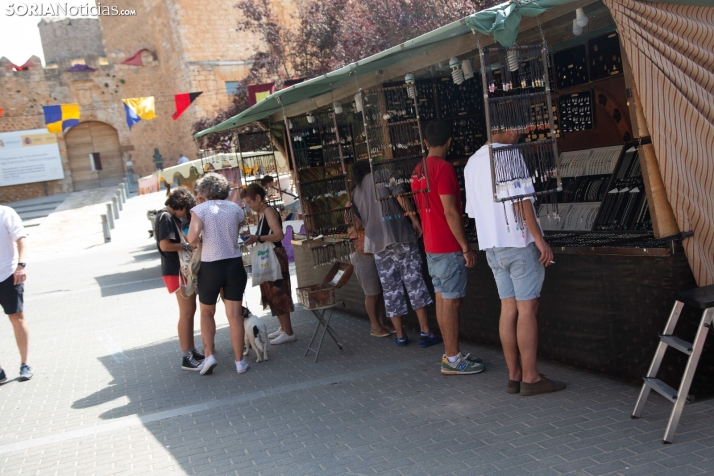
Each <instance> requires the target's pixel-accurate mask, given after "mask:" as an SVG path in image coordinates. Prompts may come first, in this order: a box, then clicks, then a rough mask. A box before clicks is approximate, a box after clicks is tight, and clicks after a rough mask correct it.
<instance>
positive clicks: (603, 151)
mask: <svg viewBox="0 0 714 476" xmlns="http://www.w3.org/2000/svg"><path fill="white" fill-rule="evenodd" d="M621 153H622V146H621V145H615V146H610V147H599V148H597V149H586V150H575V151H571V152H563V153H562V154H560V161H559V163H560V175H561V177H563V178H566V177H579V176H582V175H610V174H612V173H613V171H614V170H615V166H616V165H617V161H618V160H619V159H620V154H621Z"/></svg>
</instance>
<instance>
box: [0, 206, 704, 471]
mask: <svg viewBox="0 0 714 476" xmlns="http://www.w3.org/2000/svg"><path fill="white" fill-rule="evenodd" d="M163 200H164V199H163V194H162V193H159V194H154V195H149V196H142V197H135V198H132V199H130V200H129V201H128V202H127V204H126V206H125V209H124V212H123V213H122V217H121V218H120V219H119V221H118V222H117V228H116V229H115V230H113V235H112V242H111V243H109V244H106V245H105V244H102V243H93V242H92V240H90V239H79V238H78V239H76V240H74V241H73V240H70V241H68V240H65V239H64V238H63V236H62V233H61V231H59V232H57V229H56V228H55V229H54V230H55V231H54V232H52V233H47V234H46V235H42V234H40V233H35V237H34V240H35V246H36V247H37V248H38V249H40V250H42V253H40V254H36V255H31V257H30V258H29V259H28V262H29V265H28V274H29V279H28V283H27V295H26V312H27V316H28V321H29V325H30V332H31V363H32V365H34V367H35V372H36V373H35V378H34V379H33V380H31V381H29V382H18V381H16V380H12V379H14V378H15V377H16V376H17V369H18V367H19V359H18V355H17V351H16V349H15V344H14V339H13V337H12V331H11V327H10V325H9V323H7V322H6V323H4V324H2V326H0V330H2V332H0V363H2V365H3V367H4V368H5V369H6V371H7V372H8V374H9V377H10V379H11V380H10V381H9V382H7V383H6V384H4V385H2V386H0V397H1V398H0V415H2V417H3V418H2V422H0V474H1V475H15V474H23V475H24V474H40V475H44V474H48V475H52V474H58V475H71V474H82V475H84V474H87V475H89V474H97V475H109V474H143V473H157V474H240V475H244V474H245V475H266V476H267V475H275V474H289V475H293V474H294V475H302V474H316V473H320V474H360V475H366V474H394V475H418V474H430V475H437V474H460V475H475V474H505V475H521V474H524V475H525V474H542V475H559V474H578V475H600V474H622V475H644V474H646V475H649V474H676V475H689V474H712V472H713V471H714V452H713V451H712V447H713V446H714V425H713V423H714V403H712V401H701V402H698V403H695V404H691V405H687V406H686V407H685V411H684V416H683V418H682V421H681V424H680V429H679V432H678V434H677V439H676V443H675V444H673V445H663V444H662V442H661V439H662V436H663V434H664V427H665V424H666V419H667V417H668V414H669V413H668V412H669V409H670V405H669V404H668V403H667V402H665V401H664V399H662V398H660V397H659V396H655V395H653V396H652V397H650V402H649V403H648V406H647V407H646V410H645V415H644V418H643V419H640V420H631V419H630V413H631V411H632V408H633V405H634V402H635V399H636V397H637V393H638V391H639V389H638V387H636V386H634V385H631V384H629V383H622V382H620V381H616V380H612V379H609V378H607V377H606V376H603V375H599V374H593V373H589V372H586V371H583V370H580V369H575V368H569V367H564V366H561V365H558V364H555V363H551V362H547V361H544V362H542V364H541V368H542V370H543V371H544V372H546V373H548V374H550V375H553V376H555V377H558V378H563V379H565V380H566V381H567V382H568V389H567V390H566V391H564V392H560V393H558V394H553V395H548V396H538V397H529V398H521V397H520V396H514V395H507V394H506V393H505V391H504V388H505V384H506V380H507V373H506V368H505V364H504V361H503V358H502V355H501V352H500V350H499V349H496V348H491V347H479V346H475V345H470V344H468V343H463V345H462V350H464V351H466V352H471V353H474V354H478V355H480V356H482V357H483V358H484V360H485V361H486V363H487V368H488V370H487V371H486V372H484V373H483V374H480V375H474V376H451V377H446V376H442V375H441V374H440V373H439V371H438V362H439V359H440V356H441V352H442V348H440V347H439V346H435V347H432V348H429V349H420V348H419V347H418V346H417V345H416V344H413V345H410V346H409V347H407V348H403V349H402V348H397V347H396V346H395V345H394V344H393V343H392V342H391V341H390V340H389V339H377V338H373V337H370V336H369V332H368V328H369V325H368V323H367V321H365V320H362V319H358V318H354V317H351V316H348V315H346V314H339V315H336V316H335V317H334V318H333V324H334V327H335V329H336V331H337V332H338V333H339V334H340V335H341V336H342V337H343V338H344V340H345V342H346V344H347V345H348V346H349V348H350V349H351V350H352V352H353V354H348V353H346V352H343V351H339V350H338V349H337V347H336V346H334V344H333V343H332V342H331V341H330V340H329V338H328V339H326V340H325V342H324V347H323V350H322V353H321V355H320V357H321V359H320V361H319V362H318V363H313V361H312V359H311V358H309V357H308V358H305V357H303V356H302V354H303V352H304V350H305V347H306V346H307V342H308V340H309V337H310V335H311V333H312V330H313V329H314V326H315V320H314V318H313V317H312V315H311V314H310V313H309V312H307V311H304V310H298V311H297V312H296V313H295V314H294V318H293V319H294V323H295V329H296V331H297V334H298V336H299V340H298V341H297V342H296V343H294V344H288V345H283V346H274V347H272V348H271V349H270V360H269V361H267V362H263V363H260V364H256V363H254V360H255V356H254V355H253V354H251V356H250V361H251V368H250V370H249V371H248V372H247V373H246V374H244V375H237V374H236V373H235V370H234V366H233V362H232V358H231V356H232V352H231V347H230V342H229V334H228V327H227V323H226V320H225V317H223V315H222V312H223V310H222V308H220V306H219V312H218V316H219V317H218V319H217V324H218V333H217V352H218V353H217V357H218V361H219V366H218V367H217V369H216V371H215V373H214V375H212V376H206V377H201V376H199V375H198V374H195V373H189V372H184V371H182V370H181V368H180V366H179V362H180V353H179V348H178V342H177V338H176V335H175V333H176V331H175V329H176V326H175V324H176V315H177V305H176V301H175V299H174V298H173V297H172V296H169V295H167V293H166V292H165V290H164V288H163V285H162V281H161V279H160V277H159V268H158V263H159V261H158V254H157V253H156V251H155V245H154V242H153V241H152V240H150V239H148V234H147V233H146V230H147V229H148V223H149V222H148V220H147V219H146V216H145V212H146V209H148V208H158V207H160V206H161V203H162V202H163ZM77 210H80V211H81V208H80V209H77ZM85 215H86V217H85V218H87V219H86V220H84V221H83V219H80V217H81V216H83V214H82V213H80V212H79V211H78V212H77V213H76V219H75V220H72V221H70V222H69V224H68V225H67V226H71V227H72V234H73V235H74V236H77V235H78V234H79V232H80V231H81V230H86V231H87V233H89V234H91V233H95V232H96V230H95V228H96V227H97V225H96V222H95V221H92V220H93V218H92V216H91V213H89V212H86V213H85ZM90 219H91V220H90ZM47 235H49V236H47ZM293 284H295V283H293ZM246 301H247V304H248V305H249V307H251V309H252V310H253V311H254V312H255V313H256V314H258V315H260V316H262V317H263V318H265V319H266V321H267V323H268V328H269V330H273V329H275V328H276V327H277V320H276V319H275V318H272V317H269V316H266V314H265V313H264V312H263V311H262V310H260V309H259V306H258V305H257V303H258V293H257V289H255V288H248V293H247V297H246ZM197 335H198V329H197ZM411 335H412V337H414V338H416V336H415V335H414V334H413V333H412V334H411ZM199 341H200V339H199Z"/></svg>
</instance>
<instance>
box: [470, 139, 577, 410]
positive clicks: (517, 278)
mask: <svg viewBox="0 0 714 476" xmlns="http://www.w3.org/2000/svg"><path fill="white" fill-rule="evenodd" d="M519 138H520V134H518V133H517V132H512V131H506V132H502V133H499V134H493V135H492V140H493V147H494V148H496V147H506V146H508V145H513V144H517V143H518V139H519ZM521 160H523V158H522V157H521ZM522 166H523V167H525V164H522ZM464 181H465V184H466V213H468V215H469V216H470V217H471V218H474V219H475V220H476V232H477V234H478V244H479V248H480V249H482V250H485V251H486V258H487V260H488V265H489V266H490V268H491V271H492V272H493V276H494V278H495V279H496V286H497V287H498V295H499V297H500V298H501V317H500V323H499V328H498V330H499V334H500V336H501V344H502V346H503V354H504V356H505V358H506V364H507V365H508V378H509V381H508V385H507V386H506V392H507V393H512V394H513V393H520V394H521V395H522V396H530V395H539V394H542V393H550V392H557V391H558V390H562V389H564V388H565V382H560V381H558V380H552V379H549V378H546V377H545V376H542V375H541V374H539V373H538V370H537V367H536V354H537V352H538V321H537V314H538V298H539V297H540V291H541V288H542V287H543V280H544V278H545V267H546V266H549V265H550V264H552V263H553V252H552V251H551V249H550V246H548V243H546V241H545V239H544V238H543V232H542V231H541V229H540V225H539V224H538V221H537V220H536V216H535V210H534V208H533V200H534V198H533V197H530V198H526V199H523V200H516V201H505V202H495V201H494V199H493V186H492V184H491V160H490V157H489V153H488V144H486V145H484V146H483V147H481V148H480V149H479V150H478V151H476V153H475V154H474V155H472V156H471V158H470V159H469V162H468V164H467V165H466V168H465V169H464ZM529 193H534V189H533V185H532V184H529V183H524V182H521V183H520V184H518V188H513V189H509V190H502V191H499V196H498V198H507V197H515V196H519V195H527V194H529Z"/></svg>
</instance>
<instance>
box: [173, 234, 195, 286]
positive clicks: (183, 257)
mask: <svg viewBox="0 0 714 476" xmlns="http://www.w3.org/2000/svg"><path fill="white" fill-rule="evenodd" d="M174 223H175V222H174ZM176 228H177V229H178V235H179V237H180V238H181V242H182V243H188V238H187V236H186V234H185V233H184V232H183V230H182V229H181V227H179V226H178V224H176ZM178 255H179V261H180V263H181V268H180V270H179V272H180V275H179V280H180V282H181V285H182V286H184V289H185V292H186V296H191V295H192V294H195V293H197V292H198V270H199V269H200V268H201V244H200V243H199V244H198V247H197V248H196V249H195V250H193V251H189V250H186V251H184V250H181V251H179V252H178ZM179 292H181V291H180V289H179Z"/></svg>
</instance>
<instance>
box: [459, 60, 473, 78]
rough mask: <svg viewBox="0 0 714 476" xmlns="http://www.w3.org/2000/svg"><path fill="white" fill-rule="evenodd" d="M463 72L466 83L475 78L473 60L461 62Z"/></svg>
mask: <svg viewBox="0 0 714 476" xmlns="http://www.w3.org/2000/svg"><path fill="white" fill-rule="evenodd" d="M461 71H463V73H464V81H466V80H467V79H471V78H473V77H474V68H473V66H471V60H467V59H466V60H463V61H462V62H461Z"/></svg>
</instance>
